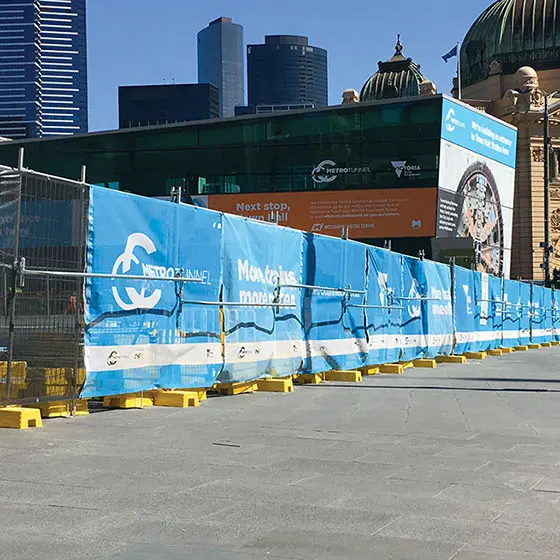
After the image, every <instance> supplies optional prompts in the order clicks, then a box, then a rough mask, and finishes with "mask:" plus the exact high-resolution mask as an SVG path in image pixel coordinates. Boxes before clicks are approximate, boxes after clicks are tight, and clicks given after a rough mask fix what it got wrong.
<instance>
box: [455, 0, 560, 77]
mask: <svg viewBox="0 0 560 560" xmlns="http://www.w3.org/2000/svg"><path fill="white" fill-rule="evenodd" d="M492 61H497V62H499V63H501V64H502V68H503V72H504V73H505V74H514V73H515V72H516V70H517V69H518V68H519V67H520V66H532V67H533V68H535V69H536V70H546V69H549V68H560V0H498V1H497V2H494V3H493V4H492V5H491V6H490V7H488V8H487V9H486V10H485V11H484V12H483V13H482V15H481V16H480V17H479V18H478V19H477V20H476V22H475V23H474V24H473V26H472V27H471V28H470V30H469V32H468V33H467V35H466V37H465V40H464V41H463V45H462V47H461V79H462V82H463V86H469V85H471V84H475V83H477V82H480V81H482V80H485V79H486V78H487V77H488V73H489V69H488V66H489V64H490V63H491V62H492Z"/></svg>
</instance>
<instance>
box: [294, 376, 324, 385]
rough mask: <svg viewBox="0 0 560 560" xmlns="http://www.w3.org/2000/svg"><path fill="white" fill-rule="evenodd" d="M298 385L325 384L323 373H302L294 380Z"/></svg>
mask: <svg viewBox="0 0 560 560" xmlns="http://www.w3.org/2000/svg"><path fill="white" fill-rule="evenodd" d="M294 381H295V383H296V384H297V385H319V384H320V383H323V381H324V378H323V374H322V373H302V374H301V375H298V376H297V377H296V378H295V379H294Z"/></svg>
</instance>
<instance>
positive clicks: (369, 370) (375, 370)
mask: <svg viewBox="0 0 560 560" xmlns="http://www.w3.org/2000/svg"><path fill="white" fill-rule="evenodd" d="M359 371H360V373H361V374H362V376H363V377H367V376H369V375H379V373H380V371H379V366H364V367H361V368H360V369H359Z"/></svg>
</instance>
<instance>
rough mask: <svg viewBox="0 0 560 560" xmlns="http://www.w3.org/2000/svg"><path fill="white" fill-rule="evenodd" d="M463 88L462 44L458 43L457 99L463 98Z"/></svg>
mask: <svg viewBox="0 0 560 560" xmlns="http://www.w3.org/2000/svg"><path fill="white" fill-rule="evenodd" d="M462 89H463V87H462V84H461V43H459V42H458V43H457V99H459V101H460V100H461V97H462V96H463V91H462Z"/></svg>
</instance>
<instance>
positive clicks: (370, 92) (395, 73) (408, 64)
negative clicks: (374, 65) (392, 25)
mask: <svg viewBox="0 0 560 560" xmlns="http://www.w3.org/2000/svg"><path fill="white" fill-rule="evenodd" d="M378 66H379V70H378V71H377V72H376V73H375V74H374V75H373V76H371V78H369V80H368V81H367V82H366V83H365V84H364V87H363V88H362V91H361V93H360V101H362V102H363V101H376V100H378V99H391V98H394V97H410V96H414V95H420V84H421V83H422V82H423V81H424V80H425V78H424V76H422V73H421V72H420V66H418V64H416V62H414V61H413V60H412V59H411V58H406V57H405V56H404V55H403V46H402V45H401V41H400V36H399V38H398V40H397V46H396V49H395V54H394V55H393V57H392V58H390V59H389V60H387V61H386V62H379V63H378Z"/></svg>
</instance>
